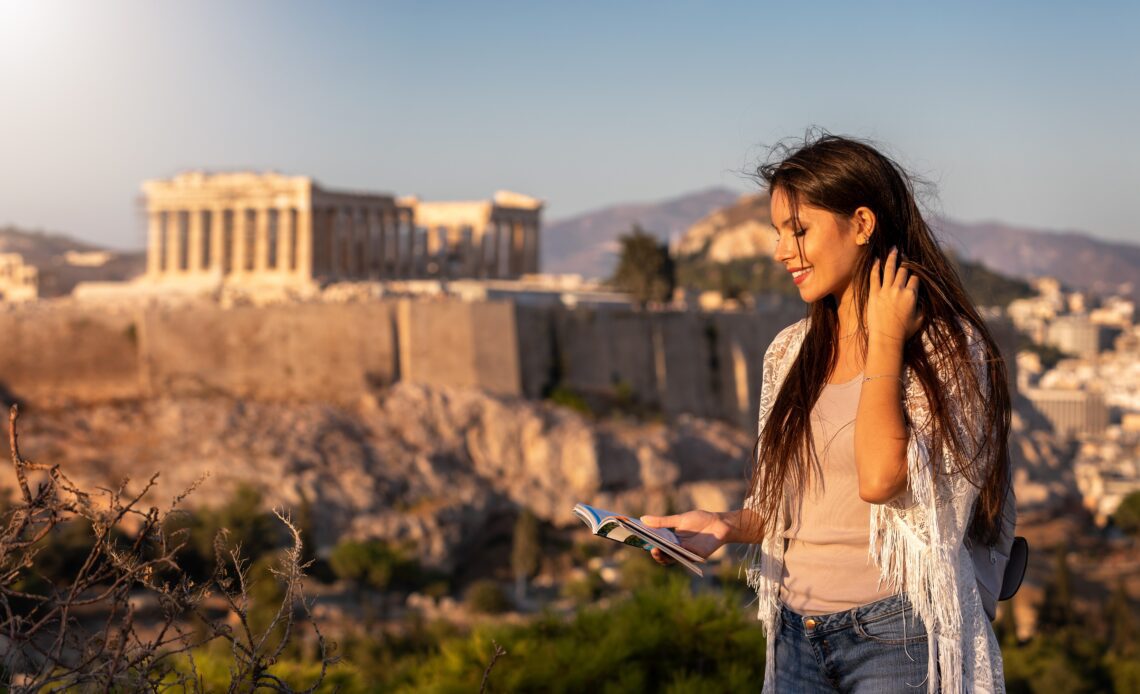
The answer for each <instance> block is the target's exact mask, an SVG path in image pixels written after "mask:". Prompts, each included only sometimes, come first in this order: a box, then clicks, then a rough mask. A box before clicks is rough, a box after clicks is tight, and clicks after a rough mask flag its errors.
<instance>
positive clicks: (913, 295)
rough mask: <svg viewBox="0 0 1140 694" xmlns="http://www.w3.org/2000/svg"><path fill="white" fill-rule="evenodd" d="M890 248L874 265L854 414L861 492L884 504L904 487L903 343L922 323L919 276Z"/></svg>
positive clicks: (857, 467)
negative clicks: (860, 383)
mask: <svg viewBox="0 0 1140 694" xmlns="http://www.w3.org/2000/svg"><path fill="white" fill-rule="evenodd" d="M907 275H908V273H907V270H906V268H904V267H899V266H898V252H897V251H896V250H892V251H891V253H890V254H889V255H888V256H887V259H886V261H885V262H884V263H883V270H882V278H881V279H880V273H879V261H877V260H876V261H875V264H874V265H873V266H872V267H871V291H870V296H869V297H868V300H867V333H868V338H867V363H866V365H865V366H864V368H863V373H864V381H863V390H862V392H861V393H860V395H859V408H858V410H857V411H856V415H855V467H856V471H857V473H858V477H859V497H860V498H862V499H863V501H866V502H868V503H872V504H882V503H886V502H888V501H890V500H891V499H893V498H895V497H896V496H898V495H899V494H901V493H902V492H903V491H905V490H906V483H907V458H906V448H907V431H906V421H905V419H904V415H903V398H902V370H903V344H904V343H905V342H906V340H907V339H908V338H910V337H911V336H912V335H914V333H915V332H916V331H917V330H918V328H919V327H920V326H921V324H922V320H921V317H920V316H919V315H918V313H917V308H918V277H917V276H913V275H912V276H910V277H909V279H908V277H907Z"/></svg>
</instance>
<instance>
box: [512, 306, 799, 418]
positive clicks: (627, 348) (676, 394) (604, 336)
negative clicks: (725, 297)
mask: <svg viewBox="0 0 1140 694" xmlns="http://www.w3.org/2000/svg"><path fill="white" fill-rule="evenodd" d="M517 314H518V335H519V354H520V357H519V368H520V369H521V372H522V392H523V393H525V394H526V396H527V397H539V396H541V395H542V394H544V393H547V392H549V391H550V390H552V389H553V388H555V387H562V388H566V389H568V390H571V391H574V392H576V393H579V394H582V395H585V396H587V397H589V396H606V397H609V398H611V399H620V398H622V397H631V398H632V399H633V400H634V401H635V402H636V403H638V404H642V405H646V406H649V407H651V408H655V409H659V410H661V411H662V412H664V413H665V414H667V415H677V414H681V413H690V414H694V415H698V416H701V417H713V418H717V419H724V420H726V421H730V422H733V423H735V424H739V425H741V426H743V427H746V428H751V427H752V426H754V424H753V420H754V419H755V416H756V410H757V407H758V406H759V401H760V382H761V373H762V368H763V358H764V351H765V350H766V349H767V347H768V345H769V344H770V343H771V341H772V338H774V337H775V336H776V334H777V333H778V332H779V331H780V330H781V329H783V328H784V327H785V326H787V325H790V324H791V323H793V322H795V321H796V320H799V319H800V318H802V317H803V315H804V312H803V306H802V305H794V304H785V305H779V306H776V307H773V308H770V309H767V310H765V311H762V312H757V313H693V312H678V313H641V312H632V311H615V310H609V309H606V310H596V311H595V310H588V309H576V310H567V309H562V308H536V307H523V306H520V307H519V308H518V309H517Z"/></svg>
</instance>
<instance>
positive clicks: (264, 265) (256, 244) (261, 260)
mask: <svg viewBox="0 0 1140 694" xmlns="http://www.w3.org/2000/svg"><path fill="white" fill-rule="evenodd" d="M255 225H256V226H255V227H254V234H255V236H254V241H253V271H254V272H257V273H259V274H260V273H262V272H265V271H266V270H267V269H268V268H269V208H268V207H259V208H257V219H256V221H255Z"/></svg>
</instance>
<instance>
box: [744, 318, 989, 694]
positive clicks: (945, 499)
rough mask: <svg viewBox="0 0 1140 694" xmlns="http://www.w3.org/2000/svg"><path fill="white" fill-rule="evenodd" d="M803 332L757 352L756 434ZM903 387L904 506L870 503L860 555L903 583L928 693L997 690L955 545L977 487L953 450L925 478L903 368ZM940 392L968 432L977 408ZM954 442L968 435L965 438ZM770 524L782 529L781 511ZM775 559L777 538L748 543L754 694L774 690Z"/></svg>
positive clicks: (910, 385)
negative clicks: (920, 643)
mask: <svg viewBox="0 0 1140 694" xmlns="http://www.w3.org/2000/svg"><path fill="white" fill-rule="evenodd" d="M807 328H808V319H804V320H801V321H799V322H798V323H795V324H793V325H790V326H788V327H787V328H785V329H784V330H783V331H781V332H780V334H779V335H777V336H776V339H775V340H773V341H772V344H771V345H770V346H769V347H768V350H767V352H766V353H765V355H764V372H763V384H762V387H761V390H760V430H761V431H763V428H764V424H765V422H766V420H767V418H768V413H769V412H770V411H771V408H772V403H773V401H774V400H775V399H776V394H777V393H778V392H779V390H780V386H781V385H782V384H783V382H784V378H785V376H787V374H788V370H789V368H790V367H791V365H792V362H793V361H794V360H795V358H796V355H797V354H798V353H799V350H800V346H801V345H802V344H803V340H804V336H805V334H806V333H807ZM970 351H971V357H972V360H973V363H974V366H975V371H976V375H977V377H978V378H979V380H980V382H981V383H983V384H984V383H985V382H986V381H985V379H986V378H987V375H986V369H985V352H984V350H983V349H982V345H981V342H980V341H978V340H971V341H970ZM952 380H953V379H951V381H952ZM903 383H904V406H905V408H906V414H907V420H908V422H911V423H913V424H914V426H913V427H912V428H911V430H910V441H909V443H908V444H907V468H908V470H907V486H908V488H909V490H910V492H911V494H910V497H911V499H912V505H911V506H909V507H907V508H903V507H901V506H900V505H899V504H894V503H891V502H888V503H886V504H874V505H872V506H871V528H870V530H871V538H870V547H869V548H868V551H869V552H870V555H871V558H872V559H873V560H874V562H875V564H876V566H878V567H879V569H880V572H881V580H882V581H884V582H886V583H885V584H887V585H894V586H902V587H903V591H902V592H904V593H905V594H906V596H907V597H908V598H909V599H910V602H911V604H912V605H913V606H914V611H915V614H916V616H917V617H918V618H919V619H921V620H922V622H923V624H924V625H925V626H926V630H927V633H928V635H929V636H928V638H929V641H928V643H929V646H930V647H929V649H928V651H929V659H928V662H927V672H928V678H927V685H928V691H929V692H931V693H934V692H938V691H944V692H1004V691H1005V683H1004V680H1003V675H1002V661H1001V650H1000V649H999V646H998V643H997V638H996V637H995V636H994V631H993V628H992V627H991V625H990V621H989V619H988V618H987V616H986V613H985V611H984V609H983V606H982V602H981V598H980V596H979V593H978V588H977V584H976V581H975V577H974V565H973V563H972V560H971V556H970V552H969V550H968V549H967V548H966V546H965V545H964V544H963V541H964V538H965V535H966V531H967V528H968V526H969V523H970V519H971V516H972V512H973V507H974V500H975V499H976V498H977V496H978V490H977V489H976V488H975V487H974V486H973V485H971V484H970V483H969V481H967V480H966V479H964V478H962V476H961V475H956V474H953V473H950V472H949V471H948V470H949V467H950V461H951V460H953V459H954V456H958V455H961V452H957V451H952V450H949V449H946V450H945V451H944V454H943V458H942V460H943V463H942V467H943V468H944V469H943V470H941V471H940V474H939V475H937V480H936V476H934V475H932V474H931V473H932V471H931V469H930V465H931V461H930V448H929V447H930V440H929V436H924V434H923V426H922V423H924V422H926V421H927V420H928V417H929V414H930V413H929V408H928V405H927V400H926V396H925V393H924V392H923V388H922V385H921V384H920V383H919V381H918V379H917V378H916V377H915V376H914V374H913V372H912V371H911V370H910V369H907V370H906V371H905V372H904V374H903ZM948 387H950V386H949V385H948ZM949 395H950V399H949V400H948V402H951V403H953V402H957V403H958V408H957V410H955V412H954V418H955V424H956V425H957V426H958V427H960V428H961V429H960V430H961V431H962V432H963V433H966V434H969V433H970V432H977V431H978V429H977V427H976V419H975V418H976V417H977V416H978V414H977V408H976V407H971V406H970V405H969V403H965V402H962V400H963V398H954V395H955V393H953V392H952V393H950V394H949ZM962 440H965V441H969V440H972V439H971V437H970V436H969V435H966V436H963V437H962ZM904 496H905V495H904ZM745 506H746V507H749V508H756V507H757V506H758V500H757V499H756V498H755V497H753V498H750V499H748V500H747V501H746V502H745ZM776 527H777V528H783V527H784V518H783V517H782V510H781V517H780V518H778V519H777V523H776ZM871 548H877V549H871ZM783 555H784V541H783V538H782V536H781V533H779V532H777V533H775V534H772V535H769V536H768V537H766V538H764V540H763V542H762V543H761V544H758V545H752V546H751V548H750V549H749V552H748V558H747V561H746V567H747V569H746V571H747V576H748V584H749V585H750V586H751V587H752V588H754V589H755V590H756V595H757V597H758V602H759V618H760V621H761V622H762V623H763V626H764V631H765V633H766V634H767V636H768V639H767V642H768V647H767V659H766V669H765V674H764V691H765V692H769V693H771V692H775V641H776V634H777V633H779V629H778V627H779V624H778V623H777V621H776V620H778V619H779V596H780V583H781V578H782V576H783V570H784V566H783ZM939 675H941V682H940V681H939ZM940 686H941V689H940V688H939V687H940Z"/></svg>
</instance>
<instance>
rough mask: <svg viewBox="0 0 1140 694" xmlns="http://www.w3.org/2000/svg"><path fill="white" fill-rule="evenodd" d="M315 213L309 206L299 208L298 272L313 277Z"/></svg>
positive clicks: (303, 275) (306, 276)
mask: <svg viewBox="0 0 1140 694" xmlns="http://www.w3.org/2000/svg"><path fill="white" fill-rule="evenodd" d="M313 243H314V237H313V213H312V211H311V210H310V209H309V208H308V206H304V205H303V206H301V207H299V208H297V274H298V275H300V276H301V277H304V278H306V279H312V277H313Z"/></svg>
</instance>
